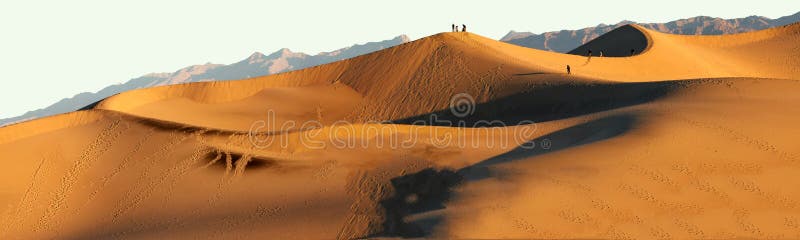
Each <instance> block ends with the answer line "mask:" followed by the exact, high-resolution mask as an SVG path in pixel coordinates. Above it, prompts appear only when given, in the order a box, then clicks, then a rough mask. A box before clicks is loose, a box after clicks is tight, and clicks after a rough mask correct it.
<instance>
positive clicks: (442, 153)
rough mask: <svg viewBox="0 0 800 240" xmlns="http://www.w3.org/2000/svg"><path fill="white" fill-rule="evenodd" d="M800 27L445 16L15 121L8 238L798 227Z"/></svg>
mask: <svg viewBox="0 0 800 240" xmlns="http://www.w3.org/2000/svg"><path fill="white" fill-rule="evenodd" d="M798 40H800V25H798V24H793V25H789V26H785V27H780V28H774V29H767V30H763V31H757V32H751V33H743V34H734V35H723V36H678V35H670V34H663V33H657V32H653V31H649V30H646V29H643V28H641V27H639V26H635V25H628V26H624V27H621V28H619V29H617V30H614V31H612V32H610V33H608V34H607V35H604V36H601V37H599V38H597V39H595V40H594V41H591V42H589V43H587V44H586V45H584V46H581V47H580V48H578V49H576V50H575V51H576V52H575V54H578V55H573V54H558V53H553V52H545V51H539V50H534V49H527V48H523V47H519V46H514V45H509V44H506V43H502V42H498V41H494V40H490V39H487V38H484V37H481V36H478V35H475V34H472V33H461V32H459V33H443V34H437V35H433V36H430V37H426V38H423V39H420V40H417V41H413V42H410V43H406V44H402V45H399V46H396V47H393V48H389V49H385V50H382V51H378V52H374V53H371V54H366V55H363V56H359V57H356V58H352V59H348V60H344V61H339V62H334V63H330V64H325V65H321V66H317V67H311V68H307V69H303V70H299V71H292V72H287V73H282V74H276V75H271V76H265V77H256V78H251V79H244V80H239V81H225V82H201V83H191V84H180V85H173V86H163V87H155V88H148V89H139V90H134V91H130V92H125V93H121V94H118V95H115V96H113V97H110V98H108V99H106V100H103V101H101V102H99V103H97V104H96V105H94V107H93V108H92V109H87V110H85V111H79V112H73V113H68V114H63V115H58V116H53V117H49V118H44V119H39V120H34V121H30V122H25V123H21V124H15V125H10V126H6V127H3V128H0V152H2V153H3V154H4V159H6V160H4V161H2V162H1V163H2V164H3V170H0V171H2V173H3V174H0V180H2V181H0V216H2V217H0V238H2V239H47V238H59V239H98V238H99V239H116V238H126V239H153V238H156V239H227V238H242V239H265V238H273V239H296V238H299V239H334V238H338V239H358V238H382V237H389V238H391V237H403V238H414V237H440V238H474V239H482V238H486V239H494V238H515V239H541V238H544V239H553V238H564V239H577V238H643V239H650V238H664V239H673V238H674V239H687V238H714V239H718V238H781V239H792V238H799V237H800V235H798V232H800V231H798V229H800V228H798V226H800V224H798V223H800V208H799V207H800V203H798V202H797V201H796V200H794V199H797V198H798V197H800V191H798V189H800V185H798V183H797V181H793V179H795V178H796V176H797V174H798V171H799V170H798V167H800V164H798V163H800V148H797V144H796V136H800V129H798V128H796V127H795V125H796V123H797V122H798V121H800V95H798V94H797V93H798V92H800V81H798V80H800V68H799V67H798V66H800V60H798V59H797V57H796V56H798V55H800V41H798ZM588 49H592V52H593V55H592V57H591V58H589V57H587V56H581V55H584V53H585V52H586V53H588ZM630 49H635V50H636V51H635V56H630ZM601 50H602V51H603V57H599V51H601ZM566 65H570V66H571V69H572V74H566V69H565V68H566ZM456 96H459V97H468V98H467V99H466V100H469V101H467V104H466V105H462V104H461V103H459V102H455V103H458V104H454V98H455V97H456ZM461 107H467V108H463V109H466V110H467V111H468V112H467V114H464V112H458V111H461V110H459V109H461ZM309 122H311V123H313V124H311V125H304V123H309ZM398 139H399V140H408V139H412V140H414V141H413V142H412V143H413V144H406V145H401V146H396V145H391V143H393V141H397V140H398Z"/></svg>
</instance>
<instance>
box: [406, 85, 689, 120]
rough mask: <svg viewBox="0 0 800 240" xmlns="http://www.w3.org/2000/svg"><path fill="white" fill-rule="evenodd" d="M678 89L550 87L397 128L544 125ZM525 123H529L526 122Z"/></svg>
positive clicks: (436, 114)
mask: <svg viewBox="0 0 800 240" xmlns="http://www.w3.org/2000/svg"><path fill="white" fill-rule="evenodd" d="M680 86H681V85H680V84H676V82H675V81H667V82H637V83H606V82H604V83H575V82H571V83H553V84H549V85H541V86H535V87H534V88H533V90H531V91H526V92H520V93H517V94H513V95H510V96H506V97H501V98H497V99H494V100H490V101H488V102H484V103H479V104H477V105H475V106H472V107H473V109H474V112H473V113H472V114H470V115H467V116H464V117H460V116H456V114H454V111H455V112H456V113H459V112H458V110H455V109H450V108H448V109H443V110H439V111H435V112H432V113H427V114H421V115H417V116H413V117H409V118H405V119H398V120H394V121H391V123H396V124H411V125H432V126H449V127H457V126H464V127H498V126H514V125H520V124H529V123H530V122H529V121H533V122H546V121H553V120H559V119H565V118H570V117H575V116H580V115H585V114H591V113H596V112H602V111H607V110H612V109H616V108H622V107H628V106H634V105H639V104H644V103H648V102H651V101H654V100H657V99H659V98H662V97H665V96H667V95H669V94H670V93H672V92H673V91H674V90H676V89H678V88H679V87H680ZM526 121H528V122H526Z"/></svg>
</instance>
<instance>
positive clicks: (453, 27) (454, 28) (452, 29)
mask: <svg viewBox="0 0 800 240" xmlns="http://www.w3.org/2000/svg"><path fill="white" fill-rule="evenodd" d="M456 30H457V29H456V24H455V23H453V25H452V26H450V31H451V32H456Z"/></svg>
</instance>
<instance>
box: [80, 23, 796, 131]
mask: <svg viewBox="0 0 800 240" xmlns="http://www.w3.org/2000/svg"><path fill="white" fill-rule="evenodd" d="M626 28H627V29H629V31H627V32H619V31H618V32H613V31H612V32H611V33H609V35H608V36H606V35H604V36H603V37H601V38H602V39H601V40H603V39H611V40H613V37H615V36H616V35H621V34H622V35H624V34H630V33H631V31H635V32H640V33H641V34H643V36H644V37H645V38H646V39H647V47H646V50H645V51H644V52H642V53H641V54H638V55H635V56H632V57H592V58H587V57H583V56H576V55H571V54H559V53H553V52H547V51H540V50H535V49H529V48H524V47H520V46H516V45H511V44H506V43H502V42H499V41H495V40H492V39H488V38H484V37H482V36H479V35H475V34H472V33H442V34H436V35H433V36H430V37H426V38H422V39H419V40H416V41H413V42H409V43H405V44H402V45H399V46H396V47H392V48H389V49H385V50H382V51H378V52H373V53H370V54H367V55H364V56H359V57H356V58H352V59H348V60H344V61H339V62H335V63H330V64H325V65H321V66H316V67H312V68H308V69H302V70H298V71H292V72H287V73H282V74H277V75H271V76H264V77H256V78H251V79H245V80H238V81H223V82H200V83H189V84H181V85H171V86H162V87H156V88H148V89H139V90H134V91H130V92H125V93H121V94H118V95H115V96H112V97H110V98H108V99H106V100H104V101H102V102H100V103H99V104H98V105H97V106H96V108H97V109H108V110H113V111H118V112H124V113H127V114H130V115H134V116H141V117H147V118H159V119H163V120H167V121H174V122H182V123H184V124H189V125H203V126H208V127H211V126H209V124H208V123H203V122H202V121H199V122H198V121H197V120H192V119H187V117H188V116H195V117H192V118H193V119H202V118H203V117H202V116H230V115H231V114H230V112H228V110H214V108H213V106H219V104H232V105H236V104H240V105H252V106H258V105H259V104H262V103H265V102H264V101H268V102H272V103H277V102H280V101H283V100H280V101H278V100H265V99H263V98H260V99H261V100H259V101H260V102H259V101H254V100H253V99H254V98H253V97H254V96H256V95H258V94H259V93H262V92H264V91H266V90H267V89H276V88H287V89H291V88H295V89H304V88H306V87H322V88H336V87H339V88H342V89H349V90H348V91H352V92H354V93H356V94H358V95H359V97H357V98H358V99H359V100H355V99H356V97H353V99H354V100H353V101H350V102H348V103H346V104H340V105H341V107H342V108H341V109H340V110H336V111H333V112H330V111H328V112H325V109H322V111H320V114H318V115H333V116H335V117H336V118H338V119H336V120H347V121H351V122H356V123H358V122H364V121H369V120H373V121H386V120H396V119H404V118H408V117H412V116H416V115H420V114H424V113H428V112H433V111H437V110H440V109H444V108H446V107H448V104H449V101H450V97H451V96H454V95H456V94H459V93H467V94H469V95H471V96H472V97H474V98H475V101H476V102H479V103H480V102H486V101H490V100H492V99H496V98H501V97H504V96H509V95H514V94H518V93H521V92H525V91H531V90H533V89H535V88H536V86H539V85H541V84H547V83H550V82H558V81H561V82H563V81H567V82H568V81H576V82H592V81H612V82H653V81H667V80H676V79H699V78H728V77H747V78H774V79H800V59H798V58H797V57H796V56H797V55H800V48H797V47H796V46H797V45H798V42H800V41H795V40H800V24H793V25H789V26H785V27H780V28H775V29H767V30H762V31H756V32H750V33H741V34H732V35H722V36H684V35H674V34H665V33H659V32H655V31H652V30H647V29H644V28H642V27H640V26H636V25H627V26H626ZM604 41H605V40H604ZM613 43H614V41H605V43H603V44H613ZM592 44H594V43H593V42H590V43H589V45H592ZM587 46H588V45H587ZM593 48H594V47H593ZM598 48H599V47H598ZM600 49H602V48H600ZM623 49H624V48H623ZM596 52H597V51H596ZM567 64H569V65H570V66H571V67H572V73H573V74H572V75H566V74H565V70H564V69H565V66H566V65H567ZM262 95H263V94H262ZM316 96H319V94H316ZM309 97H310V98H314V97H313V95H312V96H309ZM248 98H250V100H248ZM181 99H186V100H188V101H184V100H181ZM187 102H191V104H189V103H187ZM187 106H188V107H187ZM204 106H205V107H204ZM317 108H320V106H319V104H318V103H313V104H312V103H307V104H305V105H303V104H300V105H298V107H296V109H297V110H296V111H294V110H287V111H284V112H281V113H280V114H281V115H282V116H286V115H288V116H306V115H308V116H309V117H307V118H308V119H311V118H312V117H311V116H310V115H314V114H309V112H311V111H314V110H315V109H317ZM166 109H174V110H175V111H172V110H170V111H167V110H166ZM345 109H350V110H345ZM237 111H238V112H236V119H227V120H224V121H225V122H228V121H231V122H236V123H235V124H233V123H232V124H225V126H221V127H223V128H225V129H229V130H239V131H242V130H244V129H245V128H246V127H248V126H247V123H248V121H250V122H252V121H255V120H257V119H258V117H260V116H263V112H264V111H266V110H265V109H242V110H237ZM343 114H344V115H346V116H342V115H343ZM294 119H297V118H294ZM328 119H329V120H330V119H331V118H330V116H329V117H328Z"/></svg>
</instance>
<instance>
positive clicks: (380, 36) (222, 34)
mask: <svg viewBox="0 0 800 240" xmlns="http://www.w3.org/2000/svg"><path fill="white" fill-rule="evenodd" d="M798 11H800V1H798V0H760V1H720V0H714V1H697V0H691V1H690V0H671V1H642V0H639V1H622V0H619V1H591V0H590V1H575V0H561V1H546V2H541V1H501V0H494V1H465V0H461V1H431V0H412V1H409V0H405V1H366V0H365V1H356V0H345V1H342V0H339V1H302V0H285V1H280V2H278V1H236V0H225V1H214V2H207V1H198V0H194V1H183V0H170V1H163V0H161V1H153V0H137V1H125V2H123V1H108V0H105V1H88V0H72V1H41V0H25V1H16V0H3V1H2V2H0V32H1V34H0V66H2V67H0V84H1V85H0V102H1V103H0V118H6V117H13V116H17V115H20V114H22V113H24V112H26V111H29V110H34V109H38V108H42V107H46V106H48V105H50V104H52V103H55V102H56V101H58V100H60V99H62V98H66V97H71V96H73V95H75V94H78V93H80V92H87V91H91V92H94V91H97V90H100V89H101V88H103V87H105V86H108V85H111V84H116V83H122V82H125V81H127V80H129V79H131V78H135V77H138V76H141V75H144V74H147V73H151V72H173V71H175V70H178V69H179V68H182V67H185V66H189V65H193V64H203V63H206V62H212V63H223V64H229V63H233V62H236V61H239V60H241V59H244V58H246V57H247V56H248V55H249V54H251V53H252V52H255V51H260V52H263V53H271V52H273V51H276V50H278V49H280V48H284V47H285V48H290V49H291V50H293V51H296V52H298V51H299V52H306V53H309V54H316V53H318V52H321V51H330V50H334V49H338V48H342V47H346V46H350V45H352V44H356V43H364V42H371V41H381V40H386V39H390V38H392V37H395V36H397V35H400V34H406V35H408V36H409V37H410V38H411V39H417V38H420V37H424V36H428V35H431V34H435V33H438V32H442V31H450V24H452V23H457V24H462V23H463V24H467V26H468V30H470V31H471V32H475V33H478V34H481V35H484V36H487V37H490V38H494V39H499V38H500V37H502V36H503V35H505V34H506V33H507V32H508V31H509V30H516V31H530V32H534V33H540V32H546V31H554V30H562V29H578V28H583V27H588V26H595V25H597V24H600V23H607V24H611V23H617V22H619V21H622V20H632V21H636V22H666V21H671V20H675V19H680V18H687V17H693V16H697V15H705V16H713V17H722V18H737V17H746V16H750V15H760V16H766V17H770V18H777V17H781V16H786V15H791V14H794V13H795V12H798Z"/></svg>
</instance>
